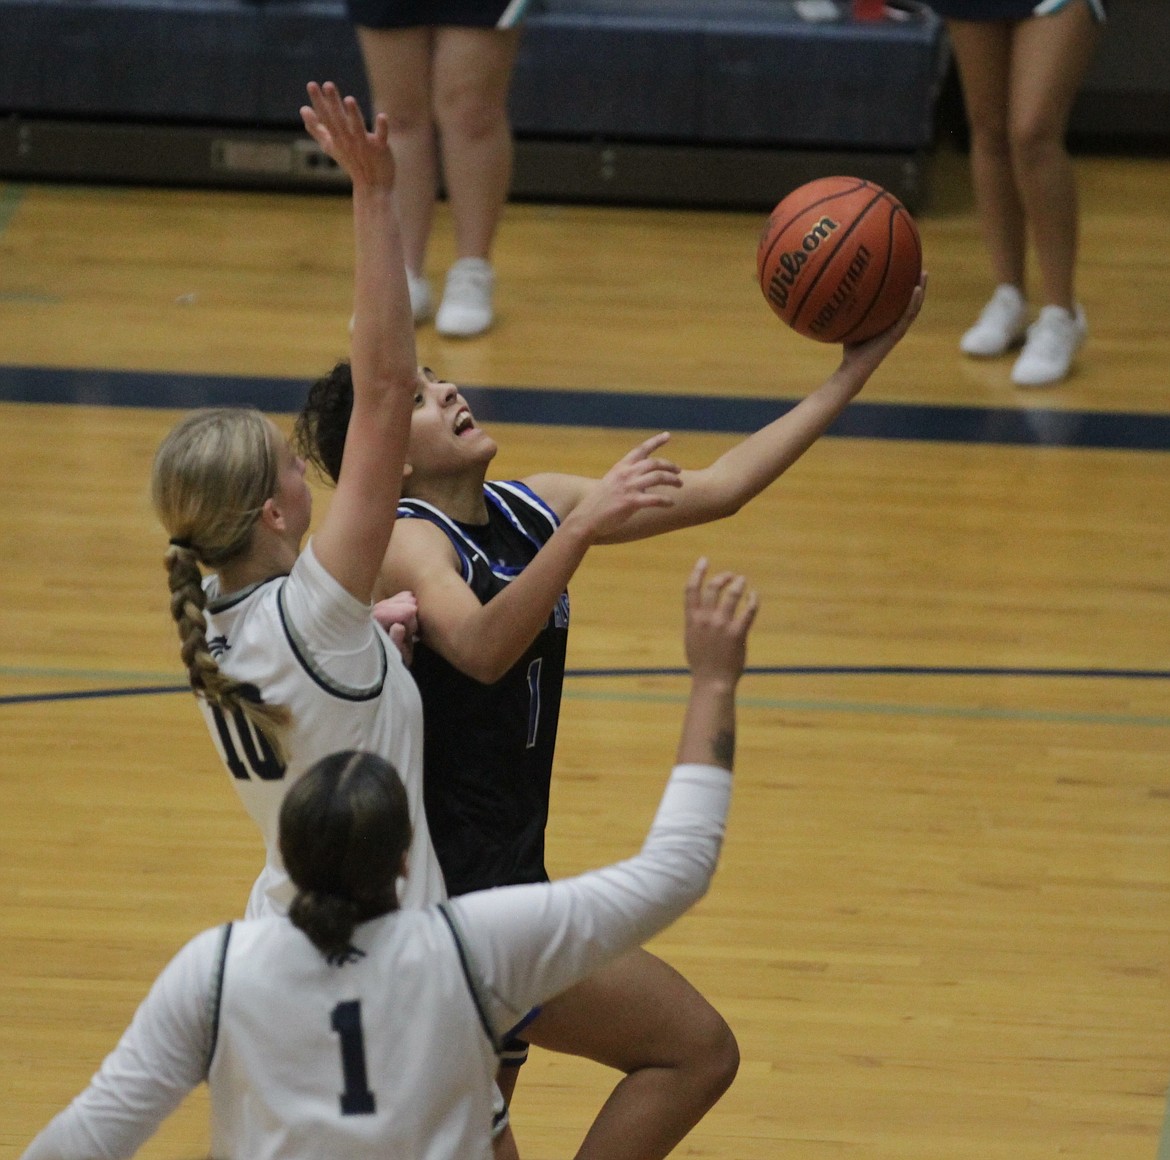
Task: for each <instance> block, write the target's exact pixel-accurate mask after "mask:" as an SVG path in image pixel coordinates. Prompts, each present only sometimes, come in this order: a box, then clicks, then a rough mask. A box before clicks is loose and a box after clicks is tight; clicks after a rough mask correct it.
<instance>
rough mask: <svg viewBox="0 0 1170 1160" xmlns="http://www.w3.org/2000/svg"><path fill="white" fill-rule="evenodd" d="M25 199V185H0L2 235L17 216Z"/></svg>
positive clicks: (0, 229) (0, 227) (0, 225)
mask: <svg viewBox="0 0 1170 1160" xmlns="http://www.w3.org/2000/svg"><path fill="white" fill-rule="evenodd" d="M23 198H24V186H23V185H0V234H2V233H4V231H5V230H6V229H7V228H8V223H9V222H10V221H12V219H13V218H14V217H15V216H16V211H17V209H18V208H19V206H20V203H21V201H22V199H23Z"/></svg>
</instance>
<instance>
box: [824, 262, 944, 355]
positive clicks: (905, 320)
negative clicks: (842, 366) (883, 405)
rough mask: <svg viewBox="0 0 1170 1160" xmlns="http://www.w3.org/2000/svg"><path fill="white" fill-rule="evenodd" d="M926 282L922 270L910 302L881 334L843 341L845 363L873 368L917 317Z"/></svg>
mask: <svg viewBox="0 0 1170 1160" xmlns="http://www.w3.org/2000/svg"><path fill="white" fill-rule="evenodd" d="M926 282H927V275H926V273H925V271H924V272H923V273H922V275H921V277H919V279H918V285H917V286H915V287H914V291H913V293H912V294H911V295H910V302H909V304H908V305H907V306H906V309H905V310H904V311H903V312H902V317H901V318H899V319H898V321H897V322H895V323H894V325H893V326H891V327H889V328H888V329H886V330H883V331H882V332H881V334H875V335H874V336H873V338H867V339H866V340H865V341H864V342H847V343H845V345H844V347H843V353H844V361H845V362H846V363H861V364H869V365H868V368H867V369H868V370H870V371H872V370H874V369H875V368H876V367H877V366H878V364H880V363H881V361H882V360H883V359H884V358H885V357H886V355H888V354H889V353H890V351H892V350H893V349H894V347H896V346H897V345H898V343H899V342H901V341H902V338H903V337H904V336H905V334H906V331H908V330H909V329H910V327H911V326H912V325H913V323H914V320H915V319H916V318H917V317H918V312H919V311H920V310H921V309H922V303H923V300H924V298H925V295H926Z"/></svg>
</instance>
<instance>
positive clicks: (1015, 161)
mask: <svg viewBox="0 0 1170 1160" xmlns="http://www.w3.org/2000/svg"><path fill="white" fill-rule="evenodd" d="M1011 153H1012V165H1013V167H1014V168H1015V170H1016V172H1018V173H1030V172H1035V171H1036V170H1038V169H1042V168H1044V166H1046V165H1052V164H1055V163H1058V162H1059V160H1060V158H1061V157H1062V156H1063V155H1064V140H1063V137H1062V134H1061V132H1060V130H1059V129H1056V128H1053V127H1052V126H1050V125H1047V124H1045V123H1043V122H1022V123H1020V124H1018V125H1013V126H1012V130H1011Z"/></svg>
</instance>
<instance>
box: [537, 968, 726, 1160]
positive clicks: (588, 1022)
mask: <svg viewBox="0 0 1170 1160" xmlns="http://www.w3.org/2000/svg"><path fill="white" fill-rule="evenodd" d="M524 1035H525V1038H527V1039H528V1040H529V1042H531V1043H535V1044H537V1045H539V1046H540V1047H544V1048H548V1049H549V1050H552V1051H561V1052H565V1053H567V1054H570V1055H580V1056H584V1057H585V1058H587V1059H592V1060H594V1061H596V1062H597V1063H602V1064H605V1065H607V1066H608V1067H613V1068H616V1069H617V1070H618V1071H622V1072H625V1078H624V1079H622V1080H621V1082H620V1083H619V1084H618V1085H617V1087H616V1088H614V1090H613V1092H612V1094H611V1095H610V1097H609V1099H608V1100H607V1101H606V1102H605V1105H604V1106H603V1107H602V1109H601V1111H600V1113H599V1114H598V1116H597V1118H596V1119H595V1120H594V1121H593V1125H592V1127H591V1128H590V1129H589V1132H588V1134H587V1135H586V1137H585V1140H584V1141H583V1143H582V1144H581V1148H580V1150H579V1151H578V1152H577V1160H662V1158H663V1157H665V1156H666V1155H667V1154H668V1153H669V1152H670V1151H671V1149H673V1148H674V1147H675V1145H676V1144H678V1142H679V1141H680V1140H682V1138H683V1137H684V1136H685V1135H686V1134H687V1133H688V1132H689V1131H690V1130H691V1128H693V1127H694V1126H695V1124H697V1123H698V1122H699V1120H700V1119H702V1117H703V1116H704V1115H705V1114H706V1112H707V1111H708V1110H709V1109H710V1108H711V1107H712V1106H713V1105H714V1104H715V1102H716V1101H717V1100H718V1099H719V1097H720V1096H721V1095H723V1093H724V1092H725V1091H726V1090H727V1089H728V1087H729V1086H730V1085H731V1081H732V1080H733V1079H734V1078H735V1073H736V1070H737V1069H738V1067H739V1047H738V1045H737V1044H736V1042H735V1036H734V1035H733V1034H732V1032H731V1029H730V1028H729V1027H728V1026H727V1024H726V1023H725V1022H724V1020H723V1018H722V1016H721V1015H720V1014H719V1013H718V1012H717V1011H716V1010H715V1009H714V1008H713V1007H712V1006H711V1005H710V1004H709V1003H708V1002H707V1000H706V999H704V998H703V997H702V995H700V994H699V992H698V991H696V990H695V989H694V987H692V986H691V985H690V983H688V982H687V981H686V979H684V978H683V977H682V975H680V974H679V973H678V972H677V971H676V970H674V968H673V967H670V966H668V965H667V964H666V963H664V962H663V961H662V960H661V959H658V958H655V956H654V955H652V954H650V953H649V952H647V951H644V950H641V949H639V950H636V951H631V952H630V953H629V954H627V955H623V956H622V957H621V958H620V959H618V960H617V961H616V962H614V963H611V964H610V965H609V966H608V967H605V968H603V969H602V970H600V971H597V972H596V973H594V974H593V975H590V976H589V977H588V978H587V979H585V980H583V981H582V982H580V983H578V984H577V985H576V986H575V987H572V988H570V989H569V990H568V991H566V992H565V993H564V994H562V995H558V996H557V997H556V998H555V999H552V1000H550V1001H549V1002H548V1003H546V1004H545V1005H544V1007H543V1009H542V1010H541V1013H540V1015H538V1016H537V1018H536V1019H535V1020H533V1022H532V1024H531V1025H530V1026H529V1027H528V1028H527V1029H526V1031H525V1033H524Z"/></svg>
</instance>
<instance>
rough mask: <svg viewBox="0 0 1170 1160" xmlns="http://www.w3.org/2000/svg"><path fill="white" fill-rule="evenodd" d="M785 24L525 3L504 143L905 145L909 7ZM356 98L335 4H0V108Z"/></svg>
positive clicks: (184, 0) (126, 0)
mask: <svg viewBox="0 0 1170 1160" xmlns="http://www.w3.org/2000/svg"><path fill="white" fill-rule="evenodd" d="M896 6H897V8H898V10H899V11H900V12H901V14H902V17H903V18H902V19H900V20H894V19H887V20H884V21H881V22H875V23H866V24H862V23H855V22H853V21H852V20H851V19H850V18H848V16H847V15H845V13H847V11H848V5H847V4H843V5H842V6H841V12H842V16H841V18H840V19H839V20H837V21H831V22H826V23H810V22H807V21H805V20H802V19H800V17H799V16H798V15H797V9H796V7H795V6H794V4H793V3H791V2H790V0H537V2H536V3H534V4H533V6H532V9H531V10H530V13H529V16H528V19H527V23H526V25H525V28H524V32H523V35H522V37H521V47H520V53H519V58H518V61H517V67H516V75H515V80H514V84H513V89H512V95H511V100H512V112H513V119H514V124H515V128H516V131H517V133H518V134H520V135H525V134H527V135H529V136H534V137H542V136H543V137H556V138H577V139H582V140H590V139H597V138H601V139H610V140H624V141H638V142H671V143H683V144H713V145H749V146H755V145H765V146H796V147H806V146H807V147H814V148H846V149H848V148H863V149H871V150H873V149H882V150H917V149H923V148H925V147H927V146H928V145H929V144H930V136H931V127H932V109H933V104H934V100H935V97H936V95H937V91H938V88H939V85H940V83H941V77H942V70H943V66H944V64H945V50H944V47H943V44H944V42H943V38H942V30H941V25H940V23H939V21H938V19H937V18H936V17H935V16H934V15H933V14H932V13H931V11H930V10H929V8H927V7H926V6H925V5H923V4H918V3H915V0H896ZM311 79H317V80H325V79H332V80H336V81H337V82H338V83H339V84H340V85H341V86H342V87H343V89H344V90H346V91H349V92H353V93H355V94H356V95H358V96H359V97H361V98H362V99H363V100H364V101H366V103H367V106H368V93H367V89H366V85H365V81H364V76H363V72H362V62H361V55H360V53H359V51H358V46H357V38H356V36H355V33H354V30H353V28H352V27H351V25H350V23H349V21H348V19H347V16H346V11H345V7H344V4H343V3H342V0H0V112H17V113H23V114H33V115H40V116H55V117H59V116H69V117H90V118H106V119H124V120H146V121H153V122H158V121H185V122H188V123H211V124H226V125H251V126H256V127H263V126H269V127H297V126H298V125H299V118H298V116H297V109H298V108H299V107H300V105H301V104H303V102H304V99H305V96H304V94H305V82H306V81H308V80H311Z"/></svg>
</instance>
